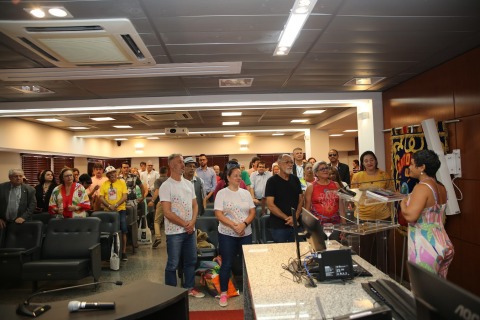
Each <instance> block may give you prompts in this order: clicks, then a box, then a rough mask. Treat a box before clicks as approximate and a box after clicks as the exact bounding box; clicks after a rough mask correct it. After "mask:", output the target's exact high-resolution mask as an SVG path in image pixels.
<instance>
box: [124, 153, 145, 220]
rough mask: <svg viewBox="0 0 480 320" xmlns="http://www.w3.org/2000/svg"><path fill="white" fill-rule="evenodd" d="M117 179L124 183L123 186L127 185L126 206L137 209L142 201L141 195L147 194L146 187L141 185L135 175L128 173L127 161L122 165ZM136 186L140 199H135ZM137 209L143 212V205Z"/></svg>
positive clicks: (140, 181) (128, 165)
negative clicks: (139, 192) (138, 189)
mask: <svg viewBox="0 0 480 320" xmlns="http://www.w3.org/2000/svg"><path fill="white" fill-rule="evenodd" d="M118 177H119V178H120V179H122V180H123V181H125V184H126V185H127V190H128V192H127V206H131V207H134V208H137V206H138V205H139V204H140V203H142V201H143V199H144V198H143V195H144V194H146V193H147V190H146V186H145V185H144V184H143V183H142V180H140V177H138V176H137V175H136V174H133V173H130V164H129V163H128V162H127V161H125V162H123V163H122V169H121V171H120V175H119V176H118ZM137 186H138V187H139V188H140V190H141V196H140V197H137V190H136V189H137ZM138 209H139V211H145V205H143V206H140V207H139V208H138ZM142 209H143V210H142Z"/></svg>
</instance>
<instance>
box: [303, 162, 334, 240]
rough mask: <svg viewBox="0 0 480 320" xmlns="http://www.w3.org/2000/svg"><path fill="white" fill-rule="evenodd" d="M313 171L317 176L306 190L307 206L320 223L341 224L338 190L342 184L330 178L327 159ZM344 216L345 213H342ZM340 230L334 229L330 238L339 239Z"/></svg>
mask: <svg viewBox="0 0 480 320" xmlns="http://www.w3.org/2000/svg"><path fill="white" fill-rule="evenodd" d="M313 173H314V174H315V176H316V177H317V180H315V181H314V182H313V183H312V184H311V185H309V186H308V187H307V191H306V192H305V208H306V209H307V210H309V211H310V212H311V213H312V214H313V215H315V216H316V217H317V218H318V219H319V220H320V223H321V224H322V225H323V224H325V223H332V224H339V223H342V222H343V220H342V218H341V216H340V214H339V211H340V212H342V211H343V210H339V209H340V202H339V197H338V194H337V192H336V191H337V190H338V189H339V188H340V185H339V184H338V183H337V182H335V181H333V180H330V167H329V166H328V165H327V163H326V162H325V161H319V162H317V163H315V165H314V166H313ZM342 216H343V214H342ZM339 234H340V233H339V232H338V231H334V232H333V233H332V235H331V236H330V239H333V240H338V239H339Z"/></svg>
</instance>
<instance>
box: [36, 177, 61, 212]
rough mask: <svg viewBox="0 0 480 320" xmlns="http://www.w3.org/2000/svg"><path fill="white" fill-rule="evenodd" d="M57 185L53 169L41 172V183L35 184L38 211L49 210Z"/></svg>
mask: <svg viewBox="0 0 480 320" xmlns="http://www.w3.org/2000/svg"><path fill="white" fill-rule="evenodd" d="M56 186H57V182H56V181H55V176H54V175H53V171H51V170H43V171H42V172H41V173H40V179H39V183H38V184H37V185H36V186H35V198H36V199H37V208H36V209H35V211H36V212H48V204H49V202H50V196H51V195H52V191H53V189H55V187H56Z"/></svg>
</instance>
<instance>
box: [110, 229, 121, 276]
mask: <svg viewBox="0 0 480 320" xmlns="http://www.w3.org/2000/svg"><path fill="white" fill-rule="evenodd" d="M119 251H120V237H119V235H118V232H117V233H115V235H114V238H113V241H112V251H111V253H110V269H112V270H115V271H117V270H119V269H120V257H119V256H118V255H119Z"/></svg>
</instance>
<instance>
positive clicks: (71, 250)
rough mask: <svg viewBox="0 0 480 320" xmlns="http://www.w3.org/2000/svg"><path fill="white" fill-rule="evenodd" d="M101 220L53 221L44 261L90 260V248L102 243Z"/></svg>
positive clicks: (75, 219)
mask: <svg viewBox="0 0 480 320" xmlns="http://www.w3.org/2000/svg"><path fill="white" fill-rule="evenodd" d="M100 223H101V220H100V219H99V218H95V217H88V218H71V219H51V220H50V222H49V223H48V227H47V233H46V235H45V240H44V241H43V247H42V259H78V258H82V259H88V258H89V257H90V252H89V250H88V249H89V248H90V247H92V246H93V245H95V244H97V243H99V242H100Z"/></svg>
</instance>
